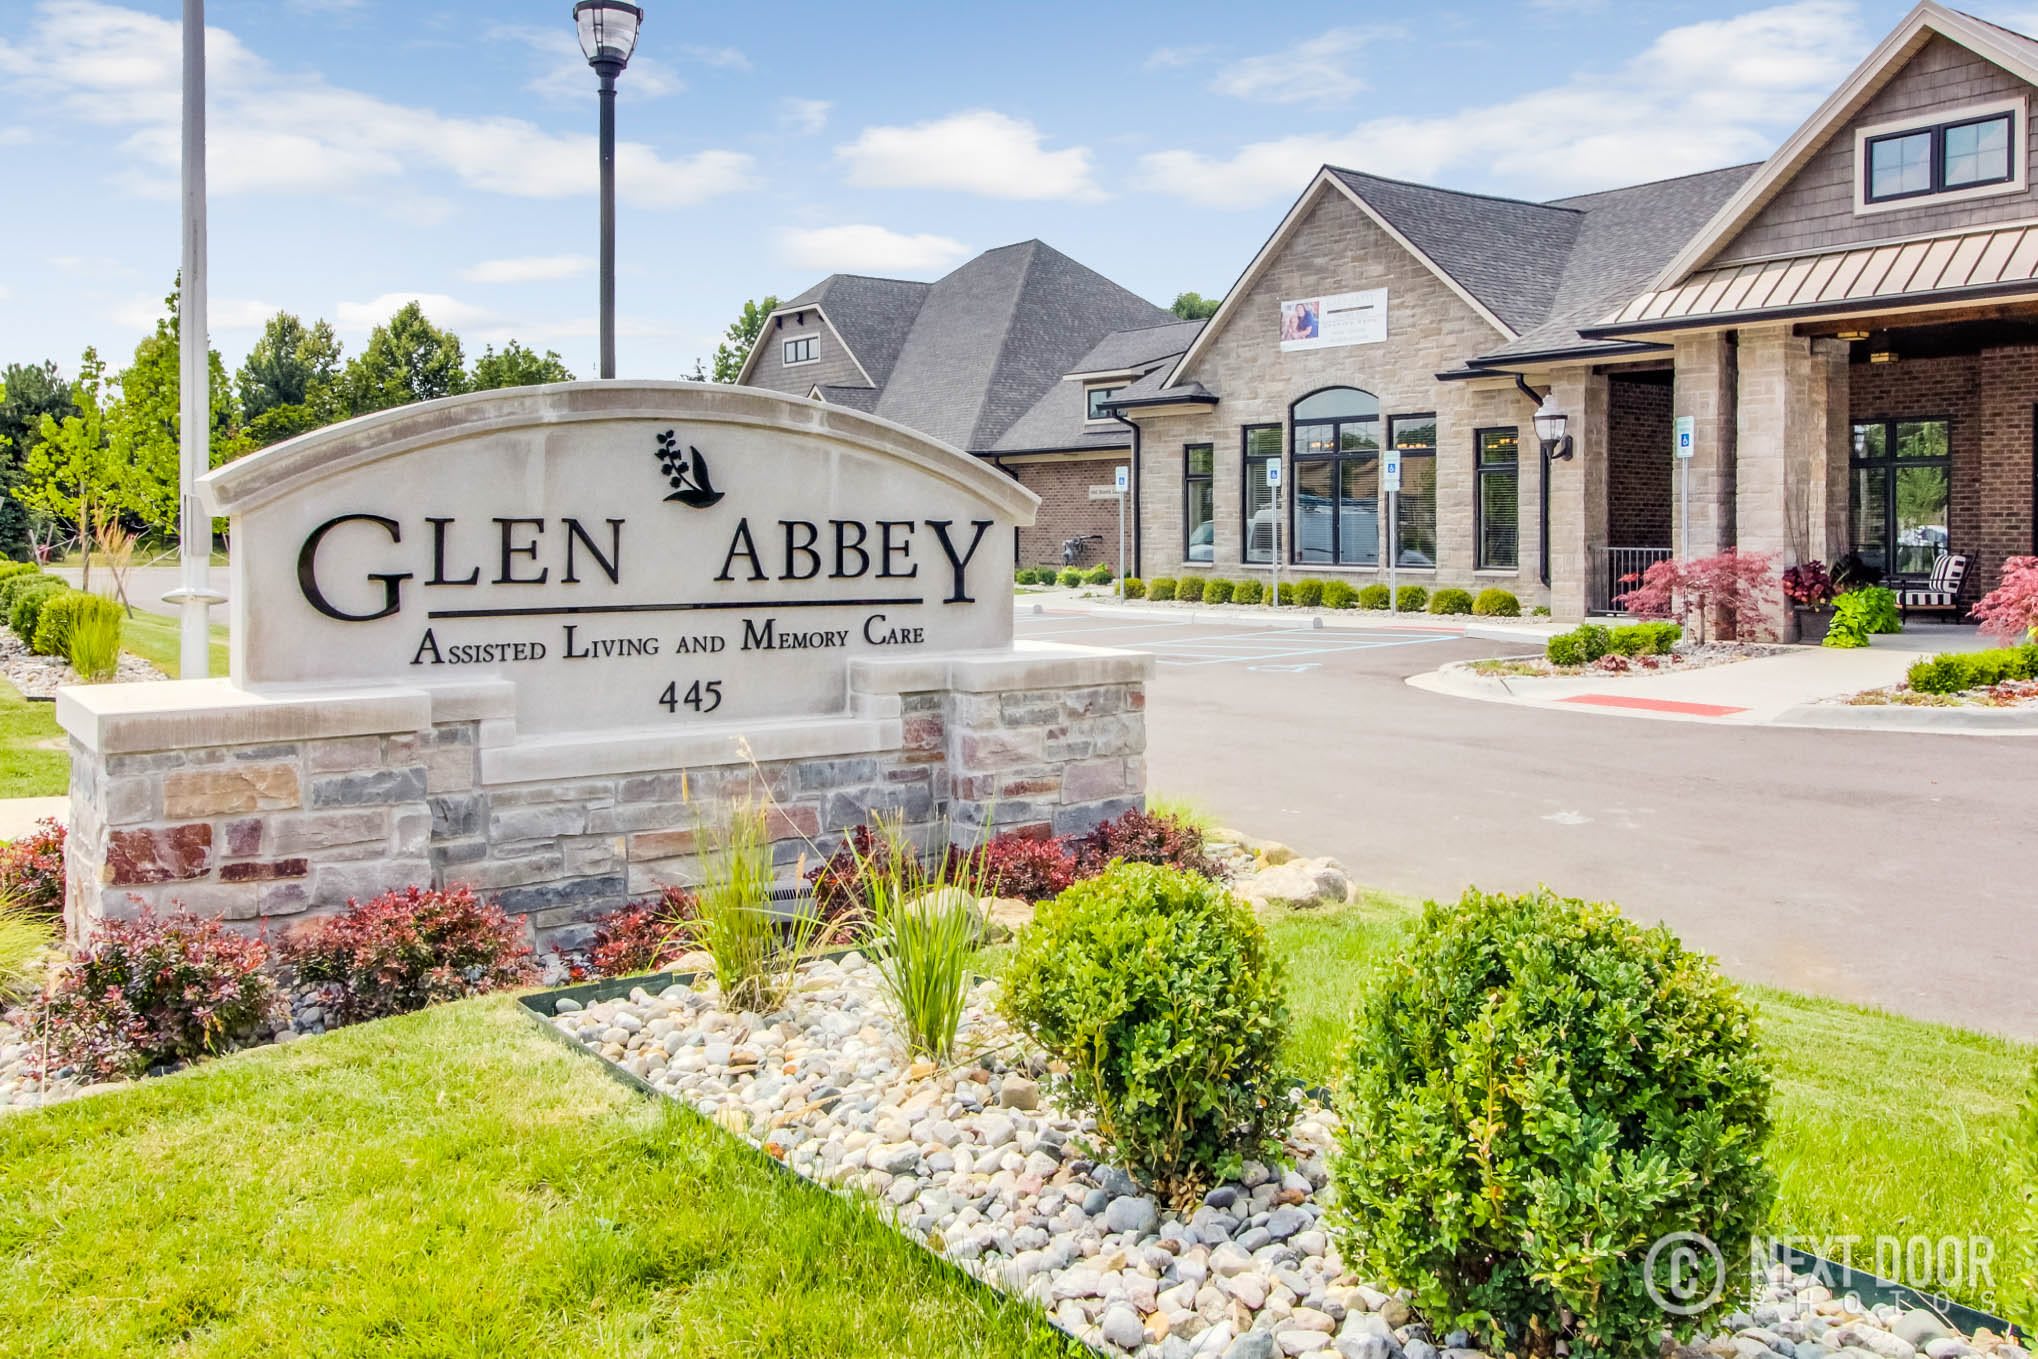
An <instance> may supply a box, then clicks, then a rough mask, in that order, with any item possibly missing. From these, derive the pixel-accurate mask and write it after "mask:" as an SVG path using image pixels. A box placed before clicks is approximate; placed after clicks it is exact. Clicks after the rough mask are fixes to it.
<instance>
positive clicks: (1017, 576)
mask: <svg viewBox="0 0 2038 1359" xmlns="http://www.w3.org/2000/svg"><path fill="white" fill-rule="evenodd" d="M1033 582H1034V575H1033V568H1032V567H1030V566H1022V567H1020V568H1019V569H1018V570H1017V571H1014V572H1013V573H1012V583H1013V584H1014V585H1031V584H1033Z"/></svg>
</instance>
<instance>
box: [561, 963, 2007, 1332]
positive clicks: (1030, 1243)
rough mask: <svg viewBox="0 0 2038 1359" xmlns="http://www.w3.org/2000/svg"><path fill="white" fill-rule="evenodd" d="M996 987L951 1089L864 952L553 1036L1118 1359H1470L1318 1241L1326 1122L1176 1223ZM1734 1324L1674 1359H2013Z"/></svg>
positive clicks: (1787, 1323) (1837, 1328)
mask: <svg viewBox="0 0 2038 1359" xmlns="http://www.w3.org/2000/svg"><path fill="white" fill-rule="evenodd" d="M993 986H994V984H993V983H990V982H981V983H979V984H978V985H977V986H976V987H975V988H974V989H973V990H972V992H971V994H970V997H969V1003H968V1006H967V1009H966V1012H965V1015H964V1018H963V1022H962V1027H961V1031H960V1034H959V1037H958V1039H957V1048H956V1050H957V1051H958V1052H961V1053H966V1054H970V1055H969V1056H967V1057H965V1058H963V1059H961V1060H960V1061H959V1062H958V1063H957V1064H955V1065H950V1066H940V1065H937V1064H936V1063H933V1062H930V1061H913V1060H910V1059H909V1058H908V1057H907V1056H906V1055H905V1053H904V1050H903V1045H902V1043H901V1042H900V1039H899V1037H898V1031H897V1028H896V1026H895V1024H894V1022H893V1019H892V1016H891V1014H890V1013H889V1010H888V1008H887V1006H886V1003H885V1001H884V999H883V996H882V993H881V991H880V989H879V984H878V978H877V975H876V970H875V969H874V968H872V967H871V966H870V965H869V964H868V963H867V962H866V961H865V960H864V959H863V958H862V957H861V956H859V955H857V954H854V953H851V954H847V955H845V956H844V957H842V958H840V959H832V960H821V961H816V962H812V963H808V964H805V965H803V966H802V967H801V969H800V977H799V983H798V985H797V986H796V988H795V989H794V991H793V994H792V996H791V998H790V999H789V1001H788V1002H787V1004H786V1005H785V1007H784V1008H783V1009H780V1010H777V1011H775V1012H772V1013H769V1014H749V1013H743V1012H736V1011H728V1010H724V1009H722V1008H721V1007H720V1005H719V1003H718V997H717V995H716V992H715V989H714V985H713V983H712V981H705V982H703V983H701V984H700V986H699V987H698V988H696V987H691V986H688V985H685V984H681V983H674V984H671V985H666V986H663V987H662V988H659V989H657V990H656V991H655V993H654V991H653V990H650V989H646V988H642V987H640V988H638V989H636V990H633V991H632V992H631V993H630V994H629V996H628V997H627V998H623V999H617V1000H607V1001H601V1002H598V1003H593V1004H589V1005H586V1006H582V1005H581V1004H580V1003H579V1002H577V1001H574V1000H572V999H570V998H561V999H560V1000H558V1001H557V1002H556V1005H557V1012H556V1013H555V1015H554V1017H553V1021H552V1022H553V1023H554V1024H555V1025H557V1026H558V1027H559V1028H560V1029H561V1030H562V1031H564V1032H565V1033H566V1034H568V1035H569V1036H571V1037H573V1038H574V1039H576V1040H577V1041H579V1042H580V1043H583V1044H585V1045H586V1046H587V1047H588V1048H590V1049H592V1050H593V1051H594V1052H597V1053H599V1054H600V1055H601V1056H602V1057H604V1058H606V1059H607V1060H609V1061H611V1062H613V1063H616V1064H617V1065H619V1066H620V1067H622V1068H623V1069H625V1070H627V1071H629V1072H631V1073H633V1074H634V1075H636V1076H638V1077H640V1078H642V1079H643V1080H645V1081H646V1082H648V1083H649V1084H651V1085H652V1086H653V1087H654V1088H656V1089H658V1090H660V1091H662V1092H664V1093H665V1094H667V1095H669V1096H671V1097H672V1098H674V1099H678V1100H682V1101H684V1102H685V1103H687V1104H689V1105H691V1106H692V1107H693V1108H695V1109H697V1110H699V1111H700V1112H701V1113H702V1114H704V1115H706V1116H707V1117H708V1118H710V1119H712V1120H713V1121H714V1122H715V1123H716V1124H717V1125H718V1126H720V1127H722V1128H724V1129H726V1130H727V1131H729V1132H731V1133H734V1134H736V1135H737V1136H740V1137H745V1138H748V1139H749V1140H750V1141H751V1142H752V1143H753V1144H755V1145H757V1146H759V1147H761V1148H763V1150H764V1151H765V1152H766V1153H767V1154H769V1155H771V1156H772V1157H774V1158H776V1159H778V1160H780V1161H782V1162H784V1163H785V1164H786V1165H787V1166H789V1167H791V1168H792V1169H793V1170H795V1171H798V1172H799V1173H800V1174H802V1175H804V1176H806V1177H807V1178H809V1179H812V1180H815V1181H818V1182H819V1183H822V1184H825V1185H829V1186H832V1187H834V1188H836V1189H838V1190H842V1191H846V1192H850V1193H854V1194H860V1195H863V1196H865V1197H867V1198H868V1199H869V1200H871V1201H872V1202H873V1203H874V1204H875V1205H876V1206H877V1207H878V1209H879V1210H880V1211H881V1212H884V1213H886V1214H887V1215H888V1216H889V1217H890V1218H891V1219H892V1220H893V1222H894V1223H895V1224H896V1225H897V1226H898V1227H899V1228H900V1229H901V1230H903V1231H905V1232H907V1233H908V1234H910V1235H912V1236H913V1237H915V1238H916V1239H918V1240H919V1241H921V1242H922V1243H923V1244H925V1245H926V1246H927V1247H928V1248H929V1249H931V1250H934V1251H937V1252H940V1253H941V1254H943V1255H945V1256H947V1257H948V1259H950V1260H952V1261H954V1262H955V1263H956V1264H958V1265H959V1266H961V1267H962V1268H963V1269H965V1270H967V1271H969V1272H970V1273H972V1274H974V1275H976V1276H977V1277H979V1278H981V1279H984V1280H985V1281H987V1282H989V1283H991V1284H993V1285H994V1286H997V1287H999V1288H1002V1289H1005V1290H1007V1291H1009V1292H1012V1293H1016V1294H1019V1295H1022V1296H1024V1297H1026V1298H1029V1299H1031V1300H1033V1301H1034V1302H1036V1303H1038V1304H1039V1305H1040V1306H1041V1307H1043V1308H1045V1309H1046V1310H1047V1311H1048V1312H1049V1313H1050V1314H1051V1315H1052V1316H1053V1317H1054V1319H1055V1320H1056V1321H1057V1322H1058V1323H1059V1324H1060V1325H1061V1326H1062V1327H1063V1328H1064V1329H1065V1330H1067V1331H1068V1332H1070V1333H1071V1334H1073V1335H1075V1336H1077V1337H1079V1338H1081V1339H1082V1340H1083V1341H1084V1342H1086V1343H1087V1344H1090V1345H1092V1346H1095V1347H1097V1348H1099V1349H1101V1350H1103V1351H1105V1352H1107V1353H1113V1354H1131V1355H1140V1356H1146V1357H1147V1359H1190V1357H1191V1356H1218V1357H1221V1359H1277V1357H1280V1356H1288V1357H1291V1359H1292V1357H1293V1356H1304V1355H1317V1356H1325V1357H1326V1359H1327V1357H1329V1356H1337V1359H1397V1357H1398V1359H1478V1356H1479V1355H1480V1351H1478V1350H1476V1349H1474V1348H1472V1347H1471V1346H1470V1343H1469V1340H1468V1338H1467V1337H1466V1336H1464V1335H1463V1334H1446V1335H1437V1334H1435V1333H1433V1332H1432V1331H1431V1329H1430V1328H1429V1327H1428V1326H1426V1325H1425V1324H1424V1323H1423V1322H1422V1321H1421V1320H1420V1319H1419V1318H1417V1317H1416V1316H1415V1315H1414V1313H1413V1311H1412V1309H1411V1308H1410V1306H1409V1304H1408V1300H1407V1298H1406V1297H1405V1296H1404V1295H1401V1294H1397V1293H1395V1292H1393V1291H1391V1290H1388V1289H1383V1288H1377V1287H1374V1286H1373V1285H1371V1284H1370V1283H1368V1282H1367V1281H1365V1280H1362V1279H1360V1278H1358V1277H1356V1276H1355V1275H1353V1274H1351V1273H1350V1272H1348V1271H1347V1270H1346V1269H1345V1268H1344V1265H1343V1263H1342V1262H1341V1261H1340V1259H1339V1258H1338V1251H1337V1245H1336V1243H1335V1241H1334V1240H1333V1238H1332V1235H1331V1233H1330V1231H1329V1230H1328V1228H1327V1225H1326V1223H1325V1221H1324V1218H1323V1214H1324V1207H1325V1200H1326V1189H1327V1186H1328V1183H1329V1172H1328V1165H1327V1157H1328V1155H1329V1152H1330V1149H1331V1146H1332V1143H1333V1140H1334V1136H1335V1133H1336V1129H1337V1118H1336V1115H1335V1114H1334V1113H1332V1112H1331V1111H1330V1110H1327V1109H1324V1108H1322V1107H1320V1106H1318V1105H1316V1104H1314V1103H1311V1102H1308V1101H1306V1100H1304V1099H1303V1098H1302V1097H1301V1095H1300V1092H1297V1094H1296V1096H1295V1098H1296V1100H1297V1109H1296V1118H1295V1121H1294V1124H1293V1125H1292V1127H1291V1129H1290V1131H1289V1135H1288V1137H1287V1146H1286V1149H1287V1152H1288V1156H1289V1165H1288V1166H1287V1167H1281V1166H1272V1165H1263V1164H1260V1163H1257V1162H1248V1163H1246V1165H1245V1167H1244V1169H1243V1172H1242V1174H1241V1175H1240V1176H1239V1178H1238V1179H1237V1180H1235V1181H1232V1182H1230V1183H1226V1184H1220V1185H1218V1186H1216V1187H1215V1188H1213V1189H1211V1190H1210V1191H1209V1193H1207V1194H1206V1195H1204V1197H1203V1199H1202V1201H1201V1202H1200V1203H1198V1204H1196V1205H1194V1206H1193V1208H1192V1210H1191V1211H1189V1212H1187V1213H1182V1212H1178V1211H1176V1210H1175V1209H1173V1208H1171V1207H1170V1206H1169V1205H1167V1204H1164V1203H1161V1202H1158V1201H1156V1200H1155V1199H1154V1198H1153V1197H1151V1196H1150V1195H1148V1194H1147V1193H1146V1192H1145V1191H1144V1190H1143V1189H1142V1187H1141V1186H1140V1185H1139V1184H1138V1183H1137V1182H1136V1181H1135V1180H1134V1179H1133V1177H1132V1176H1131V1175H1129V1174H1127V1173H1126V1172H1125V1171H1124V1170H1122V1169H1120V1168H1118V1167H1116V1166H1113V1165H1111V1164H1109V1163H1108V1162H1107V1161H1105V1160H1102V1159H1100V1149H1099V1147H1098V1146H1097V1144H1096V1140H1095V1129H1094V1127H1093V1125H1091V1124H1090V1123H1088V1122H1086V1121H1084V1120H1078V1119H1075V1118H1071V1117H1068V1116H1067V1115H1065V1114H1063V1113H1061V1112H1060V1111H1059V1110H1058V1109H1056V1108H1055V1106H1054V1104H1053V1102H1052V1100H1051V1099H1050V1098H1049V1092H1048V1090H1047V1089H1045V1088H1044V1085H1045V1083H1046V1082H1048V1081H1049V1080H1050V1078H1051V1076H1052V1074H1053V1073H1052V1072H1051V1071H1050V1070H1049V1068H1048V1064H1047V1063H1046V1062H1044V1061H1043V1060H1042V1059H1041V1058H1040V1057H1039V1056H1038V1055H1037V1054H1036V1053H1033V1052H1032V1051H1031V1050H1030V1049H1029V1048H1028V1046H1027V1044H1026V1043H1025V1041H1024V1040H1023V1039H1022V1038H1021V1037H1020V1036H1019V1035H1018V1034H1016V1033H1015V1032H1013V1031H1012V1030H1011V1029H1010V1028H1009V1027H1008V1026H1007V1025H1006V1024H1005V1023H1004V1021H1003V1020H1002V1019H1000V1018H999V1017H998V1016H997V1014H996V1013H995V1011H994V1010H993V1008H992V1001H993V998H994V992H993ZM1728 1325H1729V1328H1730V1329H1729V1330H1728V1331H1726V1332H1725V1333H1723V1334H1721V1335H1720V1336H1718V1337H1716V1338H1714V1339H1712V1340H1710V1341H1709V1342H1707V1343H1706V1344H1705V1345H1703V1346H1696V1347H1689V1348H1688V1349H1686V1350H1685V1351H1684V1353H1686V1354H1688V1355H1691V1356H1699V1355H1708V1356H1710V1355H1718V1356H1723V1357H1724V1359H1760V1356H1764V1355H1781V1356H1787V1357H1788V1359H1828V1357H1829V1356H1845V1357H1846V1359H1859V1357H1860V1356H1882V1357H1883V1359H1907V1357H1908V1356H1912V1355H1926V1356H1928V1359H1962V1356H1967V1355H1977V1354H1992V1355H1994V1356H1996V1359H2021V1356H2022V1355H2023V1351H2022V1350H2020V1349H2018V1348H2017V1347H2015V1346H2014V1345H2010V1344H2009V1343H2007V1342H2006V1341H2003V1340H2001V1339H2000V1338H1998V1337H1994V1336H1989V1335H1986V1334H1983V1335H1977V1336H1975V1337H1971V1338H1961V1337H1958V1336H1956V1335H1954V1334H1953V1332H1952V1331H1951V1330H1950V1328H1947V1327H1945V1326H1943V1325H1941V1324H1939V1323H1938V1320H1937V1319H1936V1318H1933V1317H1930V1316H1929V1315H1928V1314H1922V1313H1913V1314H1904V1313H1902V1312H1900V1311H1899V1309H1895V1308H1886V1309H1880V1310H1870V1309H1867V1308H1864V1307H1862V1306H1861V1305H1860V1304H1859V1303H1858V1302H1857V1301H1855V1300H1853V1299H1849V1298H1838V1299H1836V1298H1834V1297H1833V1296H1832V1295H1831V1294H1830V1292H1828V1291H1827V1290H1825V1289H1823V1288H1820V1287H1819V1286H1818V1285H1817V1284H1816V1282H1815V1281H1813V1280H1811V1279H1794V1278H1792V1277H1791V1276H1790V1275H1789V1273H1788V1271H1785V1270H1782V1269H1781V1268H1779V1269H1777V1270H1776V1271H1774V1272H1773V1274H1772V1276H1771V1277H1770V1279H1769V1280H1768V1281H1767V1282H1766V1285H1765V1287H1764V1288H1763V1289H1762V1290H1761V1292H1760V1294H1759V1296H1758V1297H1757V1298H1755V1299H1753V1300H1752V1301H1751V1304H1750V1306H1749V1307H1748V1308H1747V1310H1746V1311H1745V1312H1744V1313H1742V1314H1739V1315H1736V1316H1733V1317H1730V1318H1728ZM1906 1328H1908V1330H1909V1333H1910V1334H1911V1335H1914V1336H1916V1337H1917V1339H1916V1340H1915V1341H1914V1340H1913V1339H1909V1338H1906ZM1927 1331H1929V1332H1930V1335H1929V1337H1928V1336H1927V1335H1926V1332H1927Z"/></svg>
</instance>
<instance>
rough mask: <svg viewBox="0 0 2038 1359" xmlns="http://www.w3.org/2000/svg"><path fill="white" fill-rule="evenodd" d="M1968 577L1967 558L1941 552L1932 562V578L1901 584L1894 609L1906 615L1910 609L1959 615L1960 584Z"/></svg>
mask: <svg viewBox="0 0 2038 1359" xmlns="http://www.w3.org/2000/svg"><path fill="white" fill-rule="evenodd" d="M1966 578H1967V558H1966V557H1965V556H1963V555H1962V554H1960V553H1958V552H1941V553H1940V554H1939V560H1937V561H1935V562H1933V563H1932V575H1931V578H1930V579H1928V580H1926V581H1924V582H1922V583H1921V582H1917V581H1903V582H1901V583H1899V584H1898V585H1897V589H1896V599H1897V606H1898V607H1899V608H1901V609H1902V610H1903V611H1904V612H1905V613H1906V614H1908V613H1910V612H1911V611H1912V610H1913V609H1916V610H1920V611H1922V612H1925V613H1952V614H1957V613H1959V612H1960V582H1961V581H1963V580H1965V579H1966Z"/></svg>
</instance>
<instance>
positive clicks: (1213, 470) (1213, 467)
mask: <svg viewBox="0 0 2038 1359" xmlns="http://www.w3.org/2000/svg"><path fill="white" fill-rule="evenodd" d="M1199 448H1200V449H1204V450H1205V451H1207V452H1208V453H1209V454H1210V470H1209V471H1208V472H1193V471H1191V470H1190V468H1191V467H1192V466H1193V464H1192V463H1191V462H1190V461H1189V454H1190V453H1191V452H1193V451H1194V450H1196V449H1199ZM1198 486H1208V487H1209V488H1210V526H1211V541H1210V562H1209V563H1206V564H1209V565H1214V564H1215V563H1216V560H1217V534H1216V528H1217V445H1216V443H1215V442H1205V443H1194V444H1183V445H1182V560H1183V561H1184V562H1188V561H1191V560H1193V559H1192V558H1191V557H1190V556H1189V546H1190V544H1189V540H1190V538H1191V537H1192V536H1193V535H1194V533H1195V525H1193V524H1191V523H1190V522H1189V506H1190V505H1191V504H1192V503H1193V499H1192V498H1193V497H1194V495H1195V493H1196V487H1198Z"/></svg>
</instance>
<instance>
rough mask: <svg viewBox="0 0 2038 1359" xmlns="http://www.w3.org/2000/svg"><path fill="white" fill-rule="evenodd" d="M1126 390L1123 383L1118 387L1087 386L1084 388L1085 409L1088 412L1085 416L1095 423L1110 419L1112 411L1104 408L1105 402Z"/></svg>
mask: <svg viewBox="0 0 2038 1359" xmlns="http://www.w3.org/2000/svg"><path fill="white" fill-rule="evenodd" d="M1124 390H1125V388H1124V387H1123V386H1122V385H1121V386H1117V387H1085V388H1084V389H1083V393H1084V403H1085V404H1084V407H1083V409H1084V411H1085V412H1087V413H1086V414H1085V415H1084V417H1083V418H1084V419H1086V420H1089V421H1090V422H1092V423H1093V424H1094V423H1098V422H1101V421H1105V420H1109V419H1110V418H1111V412H1109V411H1107V410H1105V409H1104V403H1105V402H1106V401H1109V400H1110V399H1111V398H1112V397H1114V396H1116V395H1118V394H1119V393H1120V392H1122V391H1124Z"/></svg>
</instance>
